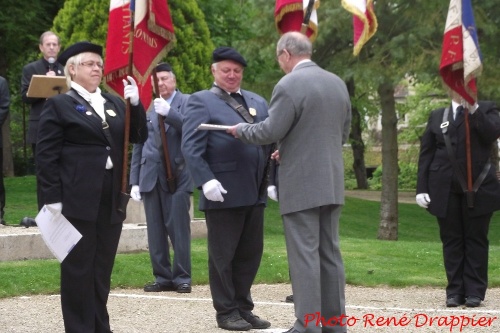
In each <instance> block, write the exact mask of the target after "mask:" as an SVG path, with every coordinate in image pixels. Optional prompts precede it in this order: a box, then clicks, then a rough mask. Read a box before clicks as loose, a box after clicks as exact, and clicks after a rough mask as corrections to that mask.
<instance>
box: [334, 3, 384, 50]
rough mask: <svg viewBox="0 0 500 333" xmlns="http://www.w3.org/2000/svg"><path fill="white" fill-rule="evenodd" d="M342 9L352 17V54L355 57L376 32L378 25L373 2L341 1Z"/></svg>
mask: <svg viewBox="0 0 500 333" xmlns="http://www.w3.org/2000/svg"><path fill="white" fill-rule="evenodd" d="M342 7H344V8H345V9H346V10H347V11H349V12H350V13H352V15H353V26H354V51H353V54H354V55H355V56H356V55H358V54H359V52H360V51H361V48H362V47H363V45H365V44H366V42H368V40H369V39H370V38H371V37H372V36H373V35H374V34H375V32H376V31H377V26H378V23H377V17H376V16H375V12H374V11H373V0H342Z"/></svg>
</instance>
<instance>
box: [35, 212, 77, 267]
mask: <svg viewBox="0 0 500 333" xmlns="http://www.w3.org/2000/svg"><path fill="white" fill-rule="evenodd" d="M35 220H36V224H37V226H38V229H39V230H40V233H41V234H42V238H43V241H44V242H45V244H46V245H47V247H48V248H49V249H50V251H51V252H52V254H53V255H54V256H55V257H56V258H57V260H59V262H62V261H63V260H64V258H66V256H67V255H68V253H70V252H71V250H72V249H73V247H75V245H76V243H78V241H79V240H80V238H82V234H80V232H79V231H78V230H76V228H75V227H74V226H73V225H72V224H71V223H70V222H69V221H68V220H67V219H66V218H65V217H64V215H62V214H57V215H55V216H54V214H52V212H51V211H50V210H49V209H47V206H43V207H42V209H41V210H40V212H39V213H38V215H37V216H36V218H35Z"/></svg>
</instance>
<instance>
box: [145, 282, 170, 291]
mask: <svg viewBox="0 0 500 333" xmlns="http://www.w3.org/2000/svg"><path fill="white" fill-rule="evenodd" d="M174 290H175V288H174V286H172V285H165V284H161V283H158V282H153V283H150V284H147V285H145V286H144V291H145V292H160V291H174Z"/></svg>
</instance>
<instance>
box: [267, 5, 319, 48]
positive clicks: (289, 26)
mask: <svg viewBox="0 0 500 333" xmlns="http://www.w3.org/2000/svg"><path fill="white" fill-rule="evenodd" d="M308 4H309V0H276V5H275V7H274V22H275V24H276V28H277V29H278V32H279V33H280V34H284V33H285V32H289V31H300V30H301V27H302V22H303V21H304V13H305V10H306V8H307V5H308ZM318 7H319V0H316V1H315V3H314V7H313V8H314V9H313V11H312V13H311V17H310V19H309V24H308V27H307V31H306V35H307V37H309V39H310V40H311V41H314V40H315V39H316V37H317V36H318V14H317V12H316V10H317V8H318Z"/></svg>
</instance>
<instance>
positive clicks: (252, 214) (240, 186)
mask: <svg viewBox="0 0 500 333" xmlns="http://www.w3.org/2000/svg"><path fill="white" fill-rule="evenodd" d="M245 66H246V61H245V59H244V58H243V57H242V56H241V54H239V53H238V52H237V51H236V50H234V49H233V48H230V47H220V48H217V49H216V50H214V52H213V64H212V67H211V70H212V75H213V76H214V81H215V83H214V86H213V87H212V88H211V89H210V90H203V91H199V92H197V93H194V94H192V95H191V97H190V98H189V99H188V102H187V104H186V108H185V111H184V125H183V128H182V131H183V136H182V151H183V153H184V157H185V159H186V162H187V165H188V167H189V169H190V171H191V175H192V176H193V179H194V184H195V185H196V187H197V188H198V189H201V190H202V193H201V194H200V207H199V208H200V210H202V211H204V212H205V218H206V224H207V231H208V261H209V262H208V269H209V282H210V291H211V293H212V299H213V305H214V308H215V310H216V312H217V314H216V319H217V324H218V326H219V327H220V328H222V329H226V330H233V331H234V330H237V331H247V330H249V329H252V328H254V329H264V328H267V327H269V326H270V325H271V324H270V323H269V322H268V321H266V320H263V319H260V318H259V317H257V316H255V315H254V314H253V313H252V310H253V308H254V303H253V301H252V297H251V294H250V289H251V287H252V283H253V281H254V278H255V276H256V274H257V271H258V269H259V265H260V260H261V258H262V251H263V245H264V241H263V238H264V235H263V233H264V227H263V224H264V208H265V202H266V186H265V185H263V191H259V189H260V187H261V184H262V183H263V178H264V168H265V164H266V161H267V153H268V150H269V149H268V148H267V147H262V146H258V145H245V144H243V143H242V142H241V141H240V140H236V139H235V138H233V137H232V136H230V135H228V134H227V133H226V132H224V131H220V130H219V131H206V130H197V128H198V126H199V125H200V124H202V123H208V124H218V125H229V124H234V123H235V122H239V121H242V120H243V119H244V118H243V117H247V118H246V119H247V121H252V122H260V121H262V120H264V119H265V118H267V103H266V101H265V100H264V99H263V98H262V97H260V96H259V95H257V94H255V93H252V92H250V91H248V90H243V89H241V88H240V85H241V80H242V78H243V69H244V67H245ZM230 96H233V97H230ZM234 101H236V105H237V107H235V108H233V107H232V106H231V104H233V105H234ZM228 103H229V104H228ZM242 106H243V107H244V110H243V109H242ZM236 109H237V110H239V111H237V110H236ZM239 112H242V113H241V114H240V113H239Z"/></svg>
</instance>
